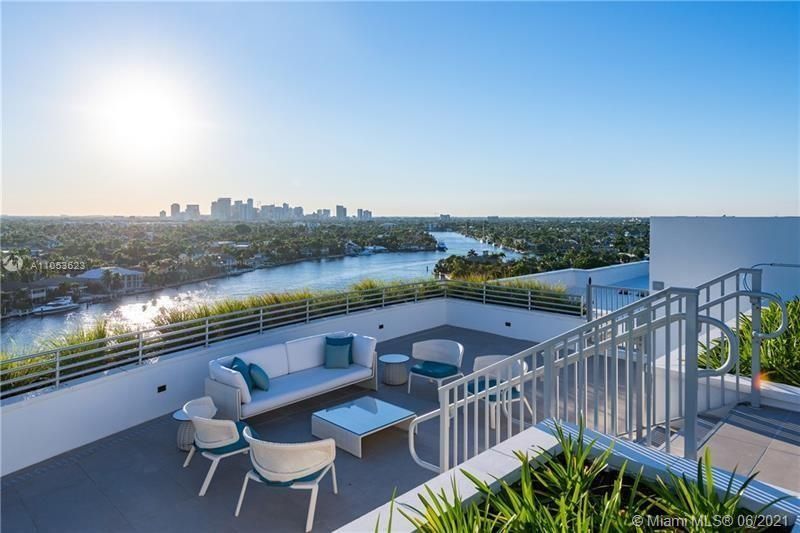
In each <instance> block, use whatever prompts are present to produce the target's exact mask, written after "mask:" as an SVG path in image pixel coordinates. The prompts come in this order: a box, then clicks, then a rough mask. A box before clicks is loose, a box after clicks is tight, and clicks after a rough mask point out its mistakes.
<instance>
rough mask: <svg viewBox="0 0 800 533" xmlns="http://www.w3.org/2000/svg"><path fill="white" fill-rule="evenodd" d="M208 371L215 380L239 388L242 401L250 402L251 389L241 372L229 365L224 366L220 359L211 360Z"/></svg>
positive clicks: (244, 402)
mask: <svg viewBox="0 0 800 533" xmlns="http://www.w3.org/2000/svg"><path fill="white" fill-rule="evenodd" d="M208 373H209V375H210V376H211V379H213V380H214V381H218V382H220V383H223V384H225V385H228V386H229V387H236V388H237V389H239V391H240V395H241V400H242V403H243V404H247V403H250V400H251V396H250V389H249V388H247V382H246V381H245V380H244V376H242V374H241V373H239V372H237V371H236V370H234V369H232V368H228V367H227V366H223V365H222V363H220V360H219V359H217V360H214V361H209V363H208Z"/></svg>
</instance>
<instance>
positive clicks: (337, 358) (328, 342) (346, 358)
mask: <svg viewBox="0 0 800 533" xmlns="http://www.w3.org/2000/svg"><path fill="white" fill-rule="evenodd" d="M352 352H353V337H325V368H347V367H348V366H350V363H352V362H353V354H352Z"/></svg>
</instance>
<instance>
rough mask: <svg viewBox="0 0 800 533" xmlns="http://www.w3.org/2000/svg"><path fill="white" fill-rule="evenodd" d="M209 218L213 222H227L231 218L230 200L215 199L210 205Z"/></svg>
mask: <svg viewBox="0 0 800 533" xmlns="http://www.w3.org/2000/svg"><path fill="white" fill-rule="evenodd" d="M211 218H213V219H214V220H228V219H230V218H231V199H230V198H217V201H216V202H213V203H212V204H211Z"/></svg>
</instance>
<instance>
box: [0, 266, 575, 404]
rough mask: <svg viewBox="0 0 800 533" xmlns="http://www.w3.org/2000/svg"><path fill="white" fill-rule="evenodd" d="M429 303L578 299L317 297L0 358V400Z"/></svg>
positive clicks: (472, 293)
mask: <svg viewBox="0 0 800 533" xmlns="http://www.w3.org/2000/svg"><path fill="white" fill-rule="evenodd" d="M432 298H455V299H463V300H470V301H474V302H480V303H484V304H493V305H504V306H511V307H518V308H523V309H528V310H542V311H549V312H556V313H566V314H571V315H581V313H582V312H583V302H582V299H581V298H576V297H574V296H571V295H566V294H563V293H561V292H557V291H548V290H540V289H520V288H515V287H505V286H502V285H495V284H492V283H488V284H482V283H469V282H461V281H431V282H421V283H409V284H402V285H394V286H389V287H378V288H374V289H364V290H358V291H350V292H336V293H324V294H321V295H318V296H314V297H312V298H303V299H297V300H293V301H285V302H280V303H275V304H272V305H266V306H262V307H252V308H247V309H242V310H237V311H232V312H229V313H224V314H218V315H211V316H207V317H201V318H196V319H191V320H186V321H182V322H177V323H171V324H166V325H161V326H157V327H152V328H147V329H141V330H137V331H132V332H128V333H122V334H119V335H111V336H108V337H104V338H100V339H95V340H91V341H88V342H84V343H80V344H73V345H69V346H63V347H57V348H53V349H51V350H44V351H40V352H37V353H32V354H26V355H19V356H13V357H6V358H3V359H0V397H7V396H13V395H17V394H22V393H26V392H30V391H34V390H38V389H42V388H45V387H59V386H61V385H62V384H63V383H65V382H66V381H69V380H73V379H77V378H81V377H84V376H87V375H90V374H95V373H99V372H103V371H106V370H109V369H112V368H116V367H120V366H124V365H130V364H140V365H141V364H146V363H148V361H150V360H151V359H154V358H157V357H160V356H162V355H166V354H170V353H174V352H178V351H181V350H185V349H187V348H193V347H199V346H209V345H210V344H213V343H216V342H220V341H224V340H227V339H230V338H233V337H239V336H242V335H249V334H254V333H263V332H264V331H267V330H269V329H273V328H277V327H282V326H287V325H292V324H303V323H308V322H311V321H312V320H317V319H320V318H325V317H331V316H340V315H348V314H350V313H353V312H357V311H362V310H366V309H375V308H382V307H387V306H391V305H396V304H401V303H409V302H419V301H423V300H429V299H432Z"/></svg>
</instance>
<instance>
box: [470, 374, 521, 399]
mask: <svg viewBox="0 0 800 533" xmlns="http://www.w3.org/2000/svg"><path fill="white" fill-rule="evenodd" d="M474 383H475V382H473V381H470V382H469V383H467V390H468V391H469V392H470V393H474V392H475V390H474V389H475V386H474ZM485 384H486V382H485V381H484V379H483V378H478V387H477V389H478V390H477V392H483V391H484V390H485V389H486V386H485ZM495 385H497V380H496V379H489V385H488V387H489V388H491V387H494V386H495ZM506 390H507V389H506ZM495 398H497V395H496V394H489V401H490V402H493V401H495ZM517 398H519V390H518V389H517V388H516V387H515V388H513V389H511V399H513V400H516V399H517Z"/></svg>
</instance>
